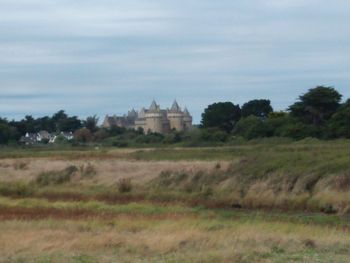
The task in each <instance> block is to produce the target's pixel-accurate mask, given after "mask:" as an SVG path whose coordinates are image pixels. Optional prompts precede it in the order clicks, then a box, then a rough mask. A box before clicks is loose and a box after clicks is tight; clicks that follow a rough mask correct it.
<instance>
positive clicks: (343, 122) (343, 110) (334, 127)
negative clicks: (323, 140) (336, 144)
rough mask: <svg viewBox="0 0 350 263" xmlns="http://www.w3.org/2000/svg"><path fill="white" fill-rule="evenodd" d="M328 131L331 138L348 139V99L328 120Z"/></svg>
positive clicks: (349, 117) (349, 125)
mask: <svg viewBox="0 0 350 263" xmlns="http://www.w3.org/2000/svg"><path fill="white" fill-rule="evenodd" d="M329 131H330V136H331V137H333V138H339V137H343V138H350V99H349V100H348V101H347V102H346V103H344V104H343V105H342V106H341V107H340V108H339V109H338V110H337V112H336V113H335V114H334V115H333V116H332V118H331V119H330V121H329Z"/></svg>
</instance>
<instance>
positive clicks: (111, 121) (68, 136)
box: [19, 100, 192, 145]
mask: <svg viewBox="0 0 350 263" xmlns="http://www.w3.org/2000/svg"><path fill="white" fill-rule="evenodd" d="M114 127H120V128H125V129H134V130H140V129H142V130H143V131H144V132H145V133H160V134H166V133H169V132H170V131H172V130H176V131H180V132H181V131H188V130H190V129H191V128H192V116H191V114H190V113H189V111H188V109H187V108H186V107H185V108H184V109H183V110H182V108H181V107H180V106H179V104H178V103H177V101H176V100H175V101H174V102H173V104H172V106H171V108H170V109H169V108H167V109H161V107H160V106H159V105H158V104H157V103H156V102H155V101H154V100H153V101H152V103H151V105H150V107H149V108H147V109H146V108H144V107H143V108H141V109H140V110H139V111H138V112H137V111H135V109H132V110H131V111H129V112H128V114H126V115H124V116H116V115H113V116H109V115H107V116H106V117H105V119H104V120H103V123H102V125H101V128H104V129H112V128H114ZM73 139H75V134H74V133H73V131H69V132H59V133H57V132H56V133H55V132H51V133H50V132H48V131H46V130H41V131H39V132H37V133H29V132H27V133H26V134H25V135H24V136H22V137H21V138H20V140H19V142H20V143H21V144H25V145H33V144H38V143H44V144H48V143H49V144H53V143H57V142H59V141H62V140H64V141H72V140H73Z"/></svg>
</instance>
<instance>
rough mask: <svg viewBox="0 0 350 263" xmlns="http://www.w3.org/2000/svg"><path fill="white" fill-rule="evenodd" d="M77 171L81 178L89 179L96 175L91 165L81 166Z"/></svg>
mask: <svg viewBox="0 0 350 263" xmlns="http://www.w3.org/2000/svg"><path fill="white" fill-rule="evenodd" d="M79 171H80V176H81V177H82V178H91V177H94V176H95V175H96V174H97V170H96V168H95V166H93V165H92V164H91V163H88V164H84V165H81V166H80V167H79Z"/></svg>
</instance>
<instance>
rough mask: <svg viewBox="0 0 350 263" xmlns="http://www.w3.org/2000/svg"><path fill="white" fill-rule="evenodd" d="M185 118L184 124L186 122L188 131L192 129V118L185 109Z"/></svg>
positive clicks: (185, 125)
mask: <svg viewBox="0 0 350 263" xmlns="http://www.w3.org/2000/svg"><path fill="white" fill-rule="evenodd" d="M183 114H184V117H183V122H184V130H185V131H188V130H190V129H191V128H192V116H191V114H190V113H189V111H188V110H187V108H186V107H185V109H184V113H183Z"/></svg>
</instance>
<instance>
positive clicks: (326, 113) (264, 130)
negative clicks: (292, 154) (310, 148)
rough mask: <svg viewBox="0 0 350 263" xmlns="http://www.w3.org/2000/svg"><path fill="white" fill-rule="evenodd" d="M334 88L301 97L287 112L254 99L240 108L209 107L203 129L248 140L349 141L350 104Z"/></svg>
mask: <svg viewBox="0 0 350 263" xmlns="http://www.w3.org/2000/svg"><path fill="white" fill-rule="evenodd" d="M341 99H342V95H341V94H340V93H339V92H338V91H337V90H335V89H334V88H333V87H325V86H318V87H316V88H312V89H309V90H308V91H307V92H306V93H305V94H302V95H301V96H299V99H298V101H296V102H295V103H293V104H292V105H290V106H289V107H288V109H287V110H286V111H279V112H275V111H273V108H272V106H271V103H270V100H267V99H255V100H251V101H249V102H247V103H245V104H243V105H242V107H240V106H239V105H235V104H234V103H232V102H219V103H214V104H211V105H209V106H208V107H207V108H206V109H205V111H204V113H203V114H202V122H201V126H202V127H203V128H206V129H219V130H221V131H225V132H226V133H229V134H232V135H235V136H241V137H243V138H245V139H248V140H250V139H254V138H261V137H289V138H293V139H303V138H306V137H314V138H319V139H335V138H350V100H349V99H348V100H347V101H345V102H344V103H341Z"/></svg>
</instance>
